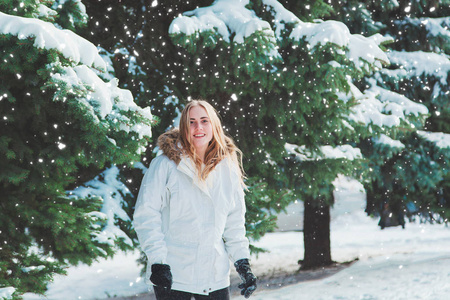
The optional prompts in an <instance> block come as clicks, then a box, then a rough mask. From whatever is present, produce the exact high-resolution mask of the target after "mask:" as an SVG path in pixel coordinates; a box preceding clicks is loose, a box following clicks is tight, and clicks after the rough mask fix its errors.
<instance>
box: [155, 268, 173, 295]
mask: <svg viewBox="0 0 450 300" xmlns="http://www.w3.org/2000/svg"><path fill="white" fill-rule="evenodd" d="M150 281H151V282H152V283H153V284H154V285H156V286H159V287H163V288H166V289H168V290H169V291H170V289H171V288H172V272H170V266H169V265H165V264H153V265H152V275H151V276H150Z"/></svg>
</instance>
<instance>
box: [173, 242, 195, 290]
mask: <svg viewBox="0 0 450 300" xmlns="http://www.w3.org/2000/svg"><path fill="white" fill-rule="evenodd" d="M167 250H168V252H167V264H168V265H169V266H170V268H171V270H172V276H173V282H178V283H181V284H193V283H194V282H193V279H194V278H195V277H194V269H195V262H196V260H197V246H196V245H192V244H186V243H183V242H176V241H170V242H169V241H168V242H167Z"/></svg>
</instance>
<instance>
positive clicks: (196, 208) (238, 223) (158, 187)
mask: <svg viewBox="0 0 450 300" xmlns="http://www.w3.org/2000/svg"><path fill="white" fill-rule="evenodd" d="M230 162H231V160H229V159H225V160H223V161H221V162H220V163H219V164H218V165H217V166H216V168H215V169H214V170H213V171H212V172H211V173H210V174H209V176H208V178H207V180H206V181H205V182H202V181H200V180H199V179H198V176H197V174H196V169H195V167H194V164H193V163H192V162H191V160H190V159H189V158H188V157H181V160H180V162H179V164H178V165H177V164H176V163H175V162H174V161H173V160H171V159H169V158H168V157H167V156H166V155H160V156H158V157H156V158H155V159H153V160H152V162H151V164H150V167H149V169H148V170H147V172H146V174H145V176H144V178H143V180H142V184H141V188H140V191H139V196H138V199H137V203H136V209H135V213H134V227H135V229H136V232H137V235H138V239H139V242H140V244H141V249H142V250H143V251H144V252H145V254H146V255H147V258H148V267H147V276H146V278H147V283H149V284H151V283H150V282H149V281H148V278H149V277H150V275H151V274H150V272H151V269H150V266H151V265H152V264H154V263H163V264H168V265H169V266H170V268H171V271H172V275H173V285H172V289H174V290H179V291H186V292H191V293H195V294H204V295H206V294H209V293H210V292H212V291H215V290H218V289H222V288H226V287H228V286H229V284H230V279H229V272H230V260H229V259H231V261H232V262H234V261H236V260H239V259H242V258H249V257H250V253H249V242H248V240H247V238H246V237H245V227H244V215H245V204H244V192H243V189H242V186H241V183H240V180H239V176H238V174H237V173H236V171H235V169H234V168H235V167H234V166H232V164H231V163H230Z"/></svg>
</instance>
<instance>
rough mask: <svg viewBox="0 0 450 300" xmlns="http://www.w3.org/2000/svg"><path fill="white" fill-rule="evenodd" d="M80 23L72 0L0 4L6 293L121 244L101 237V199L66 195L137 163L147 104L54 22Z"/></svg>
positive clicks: (0, 257) (0, 177) (0, 260)
mask: <svg viewBox="0 0 450 300" xmlns="http://www.w3.org/2000/svg"><path fill="white" fill-rule="evenodd" d="M59 11H64V13H61V14H58V12H59ZM63 16H65V17H63ZM86 20H87V18H86V15H85V12H84V6H83V5H82V3H81V2H80V1H35V0H26V1H0V49H1V50H0V55H1V61H2V63H1V65H0V69H1V72H0V78H1V81H0V82H1V83H0V115H1V123H2V125H1V126H0V156H1V157H2V158H1V159H0V170H1V171H0V185H1V191H2V193H1V202H0V206H1V210H0V236H1V239H0V240H1V246H0V248H1V251H0V270H1V271H0V272H1V274H2V276H0V287H1V288H2V289H4V290H2V291H4V292H5V293H8V294H9V295H10V297H11V298H12V299H20V295H21V294H23V293H25V292H33V293H44V292H45V290H46V285H47V283H48V282H49V281H50V280H51V279H52V276H53V275H54V274H55V273H60V274H63V273H64V272H65V271H64V267H65V266H67V265H68V264H78V263H87V264H89V263H91V262H92V261H93V260H95V259H96V258H97V257H106V256H109V255H111V254H112V253H113V252H114V244H115V243H116V242H117V244H118V245H119V246H121V245H122V246H125V244H124V242H126V240H125V239H124V238H123V237H122V236H120V234H118V233H117V232H115V234H111V235H109V236H107V237H106V238H104V237H105V236H104V234H103V233H104V232H103V229H104V228H105V227H107V226H108V221H110V220H107V219H105V214H102V213H100V210H101V208H102V205H103V203H102V198H101V197H98V196H95V197H94V196H93V197H86V198H82V197H79V196H77V194H75V193H73V194H72V195H71V194H69V193H68V192H66V190H68V189H74V188H75V187H76V186H77V185H78V184H80V182H79V181H80V180H83V179H84V178H93V177H94V176H95V175H96V174H98V172H99V171H98V170H101V169H102V168H104V167H106V166H109V165H110V164H112V163H121V164H122V163H127V162H132V161H136V160H138V159H139V157H140V154H141V152H142V151H143V150H144V149H145V146H146V144H147V143H148V140H149V138H150V136H151V128H150V126H151V122H152V116H151V113H150V108H146V109H142V108H140V107H139V106H137V105H136V104H135V103H134V101H133V97H132V94H131V93H130V91H128V90H124V89H120V88H118V86H117V85H118V83H117V79H114V78H111V77H110V76H109V74H108V73H107V72H106V70H107V65H106V63H105V61H104V59H103V58H102V57H101V56H100V55H99V54H98V50H97V48H96V46H94V45H93V44H91V43H90V42H88V41H87V40H85V39H83V38H81V37H80V36H78V35H76V34H75V33H73V32H72V31H69V30H63V29H61V28H64V27H68V28H72V29H73V28H78V27H79V26H80V25H82V24H80V22H81V23H82V22H85V21H86ZM80 174H83V175H82V176H81V177H82V178H79V177H80ZM105 177H106V175H105ZM5 293H3V294H5Z"/></svg>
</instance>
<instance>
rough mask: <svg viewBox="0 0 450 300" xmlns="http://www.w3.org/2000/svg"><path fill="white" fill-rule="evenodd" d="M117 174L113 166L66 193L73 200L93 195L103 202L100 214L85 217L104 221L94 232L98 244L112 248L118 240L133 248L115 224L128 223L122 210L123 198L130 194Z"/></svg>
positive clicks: (126, 236)
mask: <svg viewBox="0 0 450 300" xmlns="http://www.w3.org/2000/svg"><path fill="white" fill-rule="evenodd" d="M119 173H120V172H119V169H118V168H117V167H116V166H113V167H111V168H109V169H107V170H105V171H104V172H103V173H101V174H100V175H99V176H97V177H95V178H94V179H93V180H91V181H89V182H86V183H85V184H84V185H83V186H80V187H77V188H76V189H74V190H72V191H67V193H68V195H69V197H70V198H73V199H77V198H86V197H89V196H93V195H95V196H98V197H100V198H101V199H102V200H103V205H102V210H101V212H91V213H89V214H88V215H87V216H89V217H91V218H93V219H94V220H95V219H99V220H105V221H106V225H105V226H104V228H102V229H101V231H98V232H96V234H95V237H94V238H95V239H96V240H97V241H98V242H99V243H101V244H108V245H111V246H114V245H115V243H116V241H117V240H118V239H122V240H123V242H125V243H126V244H127V245H129V246H130V247H133V242H132V240H131V239H130V238H129V237H128V235H127V234H126V233H125V232H123V231H122V230H121V229H120V228H119V226H117V225H116V224H115V219H116V218H117V219H120V220H123V221H130V218H129V216H128V215H127V213H126V212H125V211H124V210H123V206H124V205H126V202H125V200H124V199H123V196H126V195H131V192H130V191H129V189H128V188H127V187H126V185H125V184H123V183H122V182H121V181H120V180H119V179H118V176H119Z"/></svg>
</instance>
